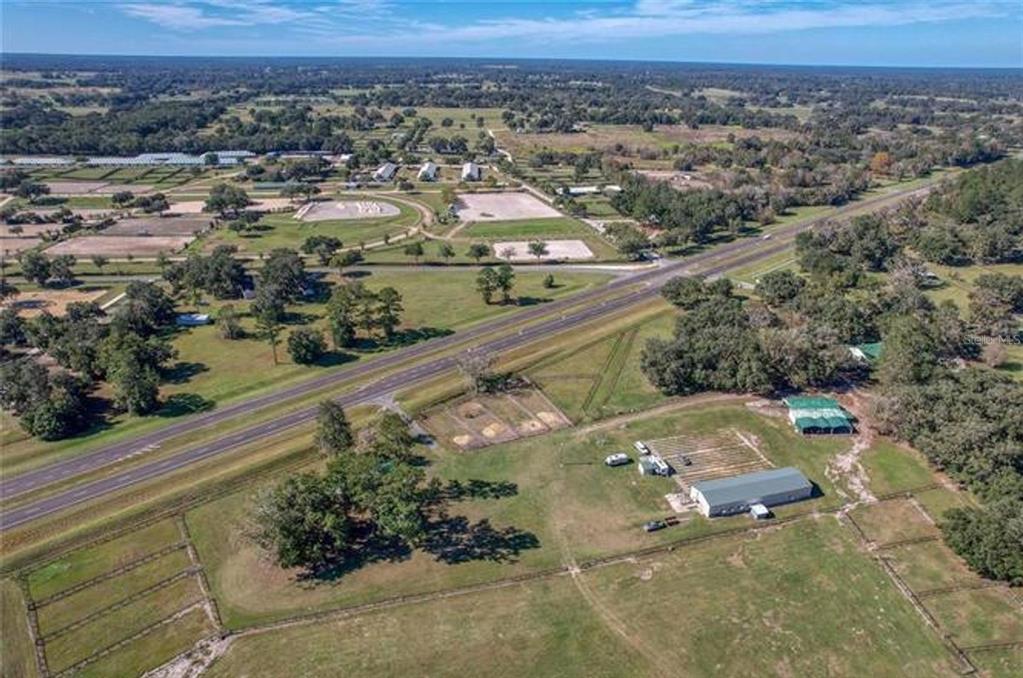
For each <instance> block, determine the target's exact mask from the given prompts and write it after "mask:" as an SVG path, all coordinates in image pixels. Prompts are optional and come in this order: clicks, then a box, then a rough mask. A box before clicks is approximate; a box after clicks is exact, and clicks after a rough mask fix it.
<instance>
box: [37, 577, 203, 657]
mask: <svg viewBox="0 0 1023 678" xmlns="http://www.w3.org/2000/svg"><path fill="white" fill-rule="evenodd" d="M201 599H202V591H201V590H200V588H199V581H198V579H196V577H186V578H184V579H179V580H178V581H176V582H174V583H173V584H171V585H170V586H166V587H164V588H161V589H158V590H156V591H153V592H152V593H148V594H146V595H145V596H142V597H141V598H139V599H138V600H135V601H132V602H131V603H129V604H128V605H126V606H124V607H121V608H118V609H116V610H112V611H110V612H109V613H107V614H104V615H103V616H101V617H99V618H97V619H95V620H93V621H90V622H89V623H87V624H84V625H82V626H78V627H75V628H74V629H72V630H69V631H67V632H66V633H62V634H60V635H57V636H52V637H51V638H49V639H47V640H45V643H46V644H45V647H46V661H47V664H48V665H49V667H50V669H51V670H52V671H63V670H64V669H66V668H68V667H70V666H72V665H73V664H75V663H77V662H79V661H81V660H83V659H85V658H87V657H88V656H89V655H91V654H93V653H94V652H97V651H98V650H101V649H103V648H105V647H109V646H111V645H114V644H115V643H118V642H120V641H122V640H126V639H127V638H129V637H131V636H133V635H135V634H136V633H139V632H141V631H144V630H146V629H147V628H148V627H150V626H152V625H153V624H156V623H157V622H160V621H163V620H164V619H167V618H168V617H170V616H171V615H173V614H174V613H175V612H178V611H180V610H183V609H184V608H186V607H188V606H190V605H194V604H195V603H197V602H199V601H200V600H201ZM155 632H156V633H159V632H160V631H159V630H156V631H155Z"/></svg>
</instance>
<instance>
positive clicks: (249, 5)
mask: <svg viewBox="0 0 1023 678" xmlns="http://www.w3.org/2000/svg"><path fill="white" fill-rule="evenodd" d="M500 6H504V7H507V12H508V16H507V17H506V18H497V19H485V20H476V21H470V22H465V21H459V17H458V14H457V12H456V11H454V10H456V9H457V7H458V4H457V3H444V4H441V3H437V4H436V5H433V7H438V8H439V7H443V8H445V10H446V11H445V12H444V13H443V14H441V15H438V16H443V17H444V18H443V19H438V20H430V19H424V18H422V17H429V16H430V14H431V13H432V11H433V10H432V8H431V5H429V4H416V5H415V6H414V8H412V9H410V11H408V12H406V13H402V12H398V11H395V9H396V8H398V7H400V5H399V4H395V3H392V2H390V1H389V0H337V2H334V3H330V2H329V0H319V1H318V2H312V1H311V2H308V3H306V2H297V3H296V2H291V3H282V2H279V1H277V0H202V1H199V0H173V2H170V3H160V4H157V3H156V2H133V3H129V4H125V5H122V8H123V10H124V11H125V12H126V13H128V14H129V15H131V16H135V17H139V18H142V19H146V20H148V21H151V22H153V23H156V24H158V25H160V26H163V27H165V28H170V29H174V30H180V31H198V30H202V29H207V28H217V27H224V26H240V27H244V26H257V25H264V26H265V25H276V26H280V27H281V28H285V27H291V28H294V29H296V30H298V31H299V32H300V33H302V34H304V35H308V36H310V39H321V40H322V42H324V43H331V42H338V41H341V40H343V41H344V42H345V43H347V44H349V45H353V44H363V43H365V44H374V43H376V42H377V41H379V40H381V39H389V40H399V41H402V44H404V45H406V46H408V45H413V44H419V45H444V44H447V45H452V44H456V43H482V42H486V41H494V40H521V41H525V42H530V43H540V44H542V43H545V42H550V41H558V42H559V43H563V44H565V43H567V44H571V43H595V42H598V43H599V42H606V43H608V44H614V43H615V42H616V41H619V40H627V39H637V38H664V37H672V36H678V37H682V36H686V35H697V34H704V35H715V34H735V35H758V34H766V33H780V32H785V31H800V30H809V29H825V28H862V27H874V26H878V27H881V26H896V25H905V24H915V23H933V22H941V21H951V20H961V19H967V18H976V17H991V16H1002V15H1006V16H1016V15H1017V13H1018V0H973V1H972V2H971V1H970V0H931V1H930V2H927V1H925V0H905V1H888V0H867V1H864V2H859V1H856V0H832V1H823V0H808V1H806V2H777V1H768V2H762V1H758V0H723V1H719V2H710V1H707V0H636V2H635V3H634V4H632V5H629V6H621V5H619V6H616V7H610V6H608V5H606V4H604V3H588V4H585V3H580V4H579V5H578V6H576V5H573V9H574V11H572V12H570V13H567V12H565V11H562V12H561V13H560V14H556V15H555V14H551V15H549V16H546V17H543V16H541V17H539V18H523V17H521V16H516V15H515V3H513V2H507V3H504V4H503V5H500ZM416 17H419V18H416Z"/></svg>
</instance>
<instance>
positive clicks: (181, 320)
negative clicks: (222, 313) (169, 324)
mask: <svg viewBox="0 0 1023 678" xmlns="http://www.w3.org/2000/svg"><path fill="white" fill-rule="evenodd" d="M174 324H175V325H177V326H178V327H199V326H200V325H209V324H210V316H209V315H208V314H206V313H182V314H181V315H179V316H178V317H177V318H175V319H174Z"/></svg>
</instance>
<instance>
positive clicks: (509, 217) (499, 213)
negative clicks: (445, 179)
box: [456, 193, 562, 221]
mask: <svg viewBox="0 0 1023 678" xmlns="http://www.w3.org/2000/svg"><path fill="white" fill-rule="evenodd" d="M456 209H457V211H458V218H459V219H461V220H462V221H514V220H521V219H544V218H550V217H560V216H562V215H561V212H559V211H558V210H556V209H554V208H553V207H551V206H550V205H548V204H547V203H545V202H543V201H541V200H539V199H537V198H536V197H534V196H533V195H531V194H529V193H462V194H460V195H459V196H458V202H457V207H456Z"/></svg>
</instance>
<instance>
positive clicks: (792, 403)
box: [785, 396, 842, 410]
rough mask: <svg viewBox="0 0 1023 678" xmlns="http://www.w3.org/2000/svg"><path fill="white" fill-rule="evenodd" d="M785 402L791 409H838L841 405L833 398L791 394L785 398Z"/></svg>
mask: <svg viewBox="0 0 1023 678" xmlns="http://www.w3.org/2000/svg"><path fill="white" fill-rule="evenodd" d="M785 404H786V405H788V407H789V409H792V410H840V409H842V406H841V405H839V404H838V401H837V400H835V399H833V398H824V397H822V396H792V397H791V398H786V399H785Z"/></svg>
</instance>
